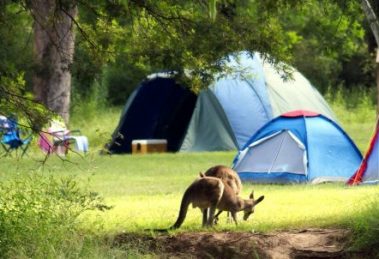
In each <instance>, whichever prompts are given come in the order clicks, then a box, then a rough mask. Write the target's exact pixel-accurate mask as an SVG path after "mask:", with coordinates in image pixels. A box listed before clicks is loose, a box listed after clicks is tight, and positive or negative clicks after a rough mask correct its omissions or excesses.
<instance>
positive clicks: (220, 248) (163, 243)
mask: <svg viewBox="0 0 379 259" xmlns="http://www.w3.org/2000/svg"><path fill="white" fill-rule="evenodd" d="M350 236H351V235H350V232H349V231H348V230H344V229H306V230H301V231H286V232H275V233H270V234H254V233H241V232H189V233H178V234H175V235H167V234H165V235H158V236H155V237H152V236H147V235H146V236H143V235H139V236H136V235H133V234H130V233H129V234H128V233H123V234H120V235H118V236H116V237H115V239H114V242H115V245H118V246H119V245H123V244H127V243H130V242H132V243H134V242H136V241H138V242H143V243H144V244H145V245H146V246H147V249H148V250H149V251H150V252H153V253H155V254H157V255H158V256H159V257H161V258H228V259H229V258H274V259H287V258H296V259H300V258H348V257H349V256H348V254H347V253H346V252H345V249H346V247H347V245H348V243H349V241H350Z"/></svg>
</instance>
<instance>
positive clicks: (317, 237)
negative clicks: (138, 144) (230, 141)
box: [0, 152, 379, 258]
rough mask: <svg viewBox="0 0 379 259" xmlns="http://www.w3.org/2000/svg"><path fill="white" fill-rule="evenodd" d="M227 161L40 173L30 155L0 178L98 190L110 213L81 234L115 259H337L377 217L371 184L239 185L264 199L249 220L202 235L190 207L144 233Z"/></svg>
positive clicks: (93, 160)
mask: <svg viewBox="0 0 379 259" xmlns="http://www.w3.org/2000/svg"><path fill="white" fill-rule="evenodd" d="M233 156H234V152H217V153H194V154H154V155H145V156H132V155H124V156H98V155H89V156H88V157H86V158H84V159H82V158H80V157H77V156H73V157H71V159H70V162H64V163H62V161H61V160H60V159H58V158H56V157H52V158H50V159H49V160H48V162H47V163H46V164H45V166H44V167H39V166H40V164H38V163H37V162H36V159H38V156H34V157H29V158H26V159H23V160H20V161H18V163H17V167H16V168H15V169H14V167H11V165H14V160H12V159H3V160H2V163H1V164H0V172H2V173H1V178H2V179H3V180H4V179H8V180H18V181H19V180H20V179H22V178H23V177H27V176H30V174H37V175H38V176H39V177H40V176H42V177H44V176H46V177H50V176H52V175H54V176H55V177H62V176H63V177H74V178H75V179H76V180H77V182H78V183H79V184H80V185H82V186H87V187H88V188H89V189H90V190H94V191H97V192H99V193H100V194H101V195H102V196H103V197H104V198H105V202H106V204H107V205H110V206H113V208H112V209H111V210H109V211H105V212H92V211H91V212H88V213H87V214H85V215H82V216H81V218H80V219H81V226H82V228H83V231H85V232H86V233H96V236H100V237H107V239H106V240H107V241H105V242H106V245H105V246H106V247H108V248H109V249H110V250H109V251H107V252H106V253H107V255H106V256H104V257H108V255H109V254H110V255H109V257H117V256H114V254H115V253H116V252H115V251H117V253H116V254H117V255H120V254H122V255H123V256H125V254H124V253H126V254H129V255H130V254H133V255H135V256H136V257H150V256H153V257H155V256H158V257H164V258H166V257H172V258H183V257H201V258H203V257H208V255H209V257H211V258H212V257H217V258H218V257H220V258H222V257H224V258H231V257H233V256H235V257H239V258H241V257H250V256H251V257H253V258H256V255H257V256H259V257H260V258H293V257H294V256H295V255H296V256H299V257H296V258H301V255H302V254H308V255H309V254H310V253H312V255H313V256H314V257H316V256H321V255H322V256H326V255H328V256H330V257H334V258H336V257H339V256H342V255H343V256H344V255H345V254H344V252H345V251H346V248H349V247H350V246H351V243H350V240H351V239H350V237H351V235H353V234H354V233H355V232H356V231H357V230H359V228H357V226H359V225H361V224H366V222H368V216H369V217H370V215H371V214H372V213H374V214H375V213H377V212H378V211H377V210H374V211H372V210H371V209H372V207H374V206H375V204H378V200H377V199H374V198H373V197H378V194H379V189H378V188H377V186H363V187H353V188H352V187H347V186H345V185H343V184H322V185H251V184H244V189H243V193H242V196H244V197H246V196H247V195H248V194H249V193H250V191H251V189H254V190H255V193H256V195H257V196H258V195H265V200H264V201H263V202H262V203H261V204H260V205H259V206H257V208H256V212H255V214H254V215H253V216H252V217H251V218H250V219H249V220H248V221H242V220H241V219H240V224H239V225H238V226H235V225H234V224H227V223H226V220H225V216H221V218H220V221H219V224H218V225H217V226H216V227H215V228H213V229H208V230H205V231H204V229H202V228H201V226H200V221H201V214H200V213H199V211H198V210H197V209H191V208H190V209H189V211H188V214H187V218H186V220H185V222H184V224H183V226H182V228H180V229H179V230H177V231H173V232H171V233H167V234H157V233H151V232H149V231H144V230H145V229H153V228H166V227H168V226H170V225H171V224H172V223H173V222H174V221H175V219H176V217H177V213H178V209H179V204H180V200H181V197H182V194H183V191H184V189H185V188H186V186H188V184H190V183H191V182H192V181H193V179H194V178H196V177H197V175H198V172H199V171H204V170H205V169H207V168H208V167H210V166H212V165H214V164H229V163H230V161H231V159H232V158H233ZM11 168H12V169H11ZM375 219H376V217H375ZM65 238H67V237H65ZM229 255H230V256H229ZM248 255H249V256H248ZM279 255H280V256H282V257H278V256H279ZM123 256H120V258H122V257H123ZM286 256H287V257H286ZM304 256H305V255H304ZM100 258H102V256H100Z"/></svg>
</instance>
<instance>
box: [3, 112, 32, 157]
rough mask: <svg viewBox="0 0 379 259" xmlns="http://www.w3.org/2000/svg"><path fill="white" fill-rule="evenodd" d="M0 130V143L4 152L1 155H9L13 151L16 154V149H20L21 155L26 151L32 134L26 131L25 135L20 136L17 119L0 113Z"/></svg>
mask: <svg viewBox="0 0 379 259" xmlns="http://www.w3.org/2000/svg"><path fill="white" fill-rule="evenodd" d="M0 132H1V140H0V144H1V146H2V147H3V149H4V151H5V152H4V153H3V154H1V156H8V155H11V153H12V152H13V151H15V152H16V153H17V155H18V150H21V157H22V156H23V155H24V154H25V152H26V151H27V149H28V147H29V144H30V142H31V140H32V134H31V133H27V134H28V135H27V136H26V137H21V136H22V135H24V134H22V132H21V129H20V127H19V126H18V123H17V119H15V118H11V117H8V118H7V117H5V116H1V115H0Z"/></svg>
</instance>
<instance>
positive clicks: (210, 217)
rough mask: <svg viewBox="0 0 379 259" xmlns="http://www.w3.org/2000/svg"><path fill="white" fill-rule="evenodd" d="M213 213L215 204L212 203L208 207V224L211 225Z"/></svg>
mask: <svg viewBox="0 0 379 259" xmlns="http://www.w3.org/2000/svg"><path fill="white" fill-rule="evenodd" d="M215 213H216V205H212V206H211V207H210V208H209V217H208V224H207V225H208V226H210V227H211V226H213V221H214V219H215Z"/></svg>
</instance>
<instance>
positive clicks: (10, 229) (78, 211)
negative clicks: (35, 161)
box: [0, 174, 108, 258]
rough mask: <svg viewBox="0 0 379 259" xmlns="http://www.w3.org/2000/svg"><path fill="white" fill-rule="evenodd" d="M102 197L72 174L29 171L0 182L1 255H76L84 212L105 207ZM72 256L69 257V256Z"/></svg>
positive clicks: (81, 238) (82, 237)
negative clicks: (84, 186)
mask: <svg viewBox="0 0 379 259" xmlns="http://www.w3.org/2000/svg"><path fill="white" fill-rule="evenodd" d="M105 208H108V207H107V206H105V205H103V204H102V200H101V198H100V197H99V196H98V195H97V194H96V193H92V192H88V191H87V190H85V189H84V188H81V187H79V186H78V184H77V182H76V181H75V180H74V179H73V178H72V177H65V178H56V177H52V176H50V177H45V176H42V175H39V174H32V175H29V176H27V177H21V178H19V179H15V180H12V181H9V182H7V183H2V184H0V255H2V256H4V257H12V258H13V257H32V258H56V257H62V256H63V257H67V256H66V255H68V254H70V255H73V254H79V253H80V251H81V250H82V249H84V248H83V244H85V243H86V242H87V240H85V239H86V236H85V235H83V233H81V231H80V228H79V222H80V221H79V216H80V215H82V214H83V212H85V211H88V210H95V209H105ZM70 257H71V256H70Z"/></svg>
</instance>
